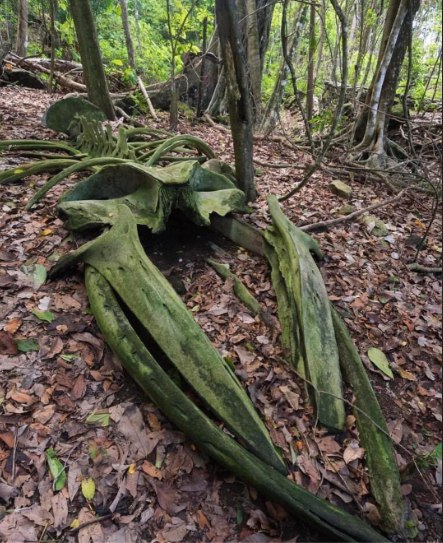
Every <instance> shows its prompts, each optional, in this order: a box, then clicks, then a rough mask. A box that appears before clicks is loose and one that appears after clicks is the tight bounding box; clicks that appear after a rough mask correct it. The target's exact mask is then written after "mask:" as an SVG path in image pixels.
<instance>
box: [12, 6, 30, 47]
mask: <svg viewBox="0 0 443 543" xmlns="http://www.w3.org/2000/svg"><path fill="white" fill-rule="evenodd" d="M27 49H28V0H19V2H18V22H17V41H16V45H15V50H16V53H17V55H19V56H21V57H25V56H26V52H27Z"/></svg>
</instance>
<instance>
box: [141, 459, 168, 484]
mask: <svg viewBox="0 0 443 543" xmlns="http://www.w3.org/2000/svg"><path fill="white" fill-rule="evenodd" d="M141 468H142V470H143V471H144V472H145V473H146V474H147V475H149V476H150V477H154V479H160V480H161V479H163V472H162V471H161V470H159V469H157V468H156V467H155V466H154V464H151V462H148V461H147V460H145V461H144V462H143V464H142V466H141Z"/></svg>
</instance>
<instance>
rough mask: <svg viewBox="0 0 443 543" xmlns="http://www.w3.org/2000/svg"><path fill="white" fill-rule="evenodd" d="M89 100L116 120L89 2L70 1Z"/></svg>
mask: <svg viewBox="0 0 443 543" xmlns="http://www.w3.org/2000/svg"><path fill="white" fill-rule="evenodd" d="M69 8H70V10H71V14H72V18H73V20H74V26H75V32H76V34H77V40H78V46H79V51H80V56H81V59H82V65H83V73H84V78H85V82H86V87H87V89H88V97H89V100H90V101H91V102H92V103H93V104H95V105H96V106H98V107H99V108H100V109H101V110H102V111H103V112H104V113H105V115H106V117H107V118H108V119H110V120H114V119H115V113H114V107H113V105H112V102H111V98H110V96H109V89H108V83H107V81H106V77H105V71H104V68H103V62H102V58H101V55H100V48H99V44H98V38H97V31H96V29H95V24H94V19H93V16H92V11H91V6H90V4H89V0H69Z"/></svg>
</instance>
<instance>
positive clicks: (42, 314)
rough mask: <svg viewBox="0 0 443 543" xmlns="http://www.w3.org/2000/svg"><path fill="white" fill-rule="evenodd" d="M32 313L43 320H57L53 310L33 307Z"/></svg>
mask: <svg viewBox="0 0 443 543" xmlns="http://www.w3.org/2000/svg"><path fill="white" fill-rule="evenodd" d="M32 314H33V315H35V316H36V317H37V319H40V320H41V321H46V322H52V321H53V320H55V315H54V313H52V311H37V310H36V309H33V310H32Z"/></svg>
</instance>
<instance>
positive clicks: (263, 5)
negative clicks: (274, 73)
mask: <svg viewBox="0 0 443 543" xmlns="http://www.w3.org/2000/svg"><path fill="white" fill-rule="evenodd" d="M275 4H276V2H272V1H269V0H256V15H257V28H258V37H259V49H260V62H261V66H260V74H261V76H263V68H264V65H265V57H266V51H267V50H268V46H269V34H270V31H271V23H272V16H273V14H274V7H275Z"/></svg>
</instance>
